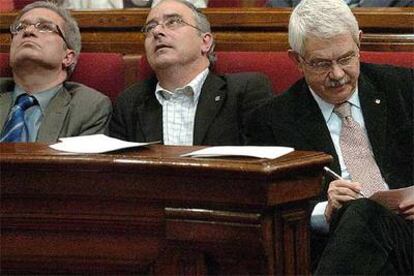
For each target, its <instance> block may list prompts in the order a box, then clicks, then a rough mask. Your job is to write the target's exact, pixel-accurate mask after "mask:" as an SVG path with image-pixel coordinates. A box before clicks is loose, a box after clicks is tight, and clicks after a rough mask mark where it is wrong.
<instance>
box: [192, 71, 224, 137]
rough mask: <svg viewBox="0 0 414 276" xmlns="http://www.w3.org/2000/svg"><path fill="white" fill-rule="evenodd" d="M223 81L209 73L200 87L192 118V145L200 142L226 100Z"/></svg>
mask: <svg viewBox="0 0 414 276" xmlns="http://www.w3.org/2000/svg"><path fill="white" fill-rule="evenodd" d="M224 86H225V82H224V81H223V80H222V79H221V78H219V77H218V76H216V75H214V74H213V73H211V72H210V73H209V74H208V76H207V78H206V80H205V82H204V85H203V87H202V89H201V94H200V98H199V100H198V105H197V111H196V115H195V120H194V141H193V144H194V145H199V144H202V142H203V140H204V139H205V136H206V134H207V131H208V129H209V127H210V126H211V124H212V123H213V120H214V118H215V117H216V116H217V114H218V112H219V111H220V109H221V107H222V106H223V104H224V102H225V100H226V94H227V92H226V89H225V87H224Z"/></svg>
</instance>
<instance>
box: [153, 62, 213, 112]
mask: <svg viewBox="0 0 414 276" xmlns="http://www.w3.org/2000/svg"><path fill="white" fill-rule="evenodd" d="M208 73H209V69H208V68H206V69H204V70H203V71H202V72H201V73H200V74H198V75H197V76H196V77H195V78H194V79H193V80H192V81H190V82H189V83H188V84H187V85H184V86H183V87H180V88H177V89H175V90H174V91H169V90H167V89H164V88H162V86H161V85H160V83H159V82H158V83H157V86H156V88H155V96H156V97H157V100H158V101H159V102H160V103H161V104H162V103H163V102H164V101H167V100H169V99H171V98H172V97H173V96H174V95H177V94H184V95H186V96H188V97H193V102H197V101H198V98H199V97H200V94H201V88H202V87H203V84H204V81H205V80H206V78H207V76H208Z"/></svg>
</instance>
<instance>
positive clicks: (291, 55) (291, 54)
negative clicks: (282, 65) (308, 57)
mask: <svg viewBox="0 0 414 276" xmlns="http://www.w3.org/2000/svg"><path fill="white" fill-rule="evenodd" d="M288 57H289V58H290V60H291V61H293V63H294V64H295V65H296V67H297V68H298V70H299V71H300V72H301V73H303V68H302V63H301V62H300V60H299V54H298V53H296V52H295V51H293V50H292V49H289V50H288Z"/></svg>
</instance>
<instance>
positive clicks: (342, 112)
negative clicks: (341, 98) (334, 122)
mask: <svg viewBox="0 0 414 276" xmlns="http://www.w3.org/2000/svg"><path fill="white" fill-rule="evenodd" d="M334 112H335V114H336V115H338V116H339V117H340V118H341V119H344V118H348V117H352V113H351V104H350V103H349V102H344V103H342V104H340V105H337V106H335V108H334Z"/></svg>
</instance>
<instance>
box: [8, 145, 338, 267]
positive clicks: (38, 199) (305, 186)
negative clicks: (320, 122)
mask: <svg viewBox="0 0 414 276" xmlns="http://www.w3.org/2000/svg"><path fill="white" fill-rule="evenodd" d="M194 149H195V147H168V146H161V145H153V146H150V147H148V148H140V149H134V150H130V151H128V152H119V153H116V154H115V153H112V154H100V155H72V154H65V153H59V152H56V151H54V150H52V149H49V148H48V147H47V146H46V145H42V144H0V169H1V173H0V183H1V187H0V191H1V256H0V259H1V269H2V273H5V272H15V273H45V272H48V273H115V274H121V273H130V272H134V273H148V274H197V275H202V274H206V273H218V274H226V275H228V274H280V275H281V274H308V273H309V231H308V217H309V208H308V204H307V202H308V200H309V199H311V198H313V197H315V196H317V195H318V193H319V187H320V181H321V174H322V167H323V166H324V165H326V164H328V163H329V162H330V161H331V157H330V156H328V155H326V154H323V153H317V152H293V153H290V154H288V155H286V156H283V157H281V158H279V159H276V160H264V159H253V158H214V159H197V158H183V157H179V155H180V154H182V153H185V152H190V151H192V150H194Z"/></svg>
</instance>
